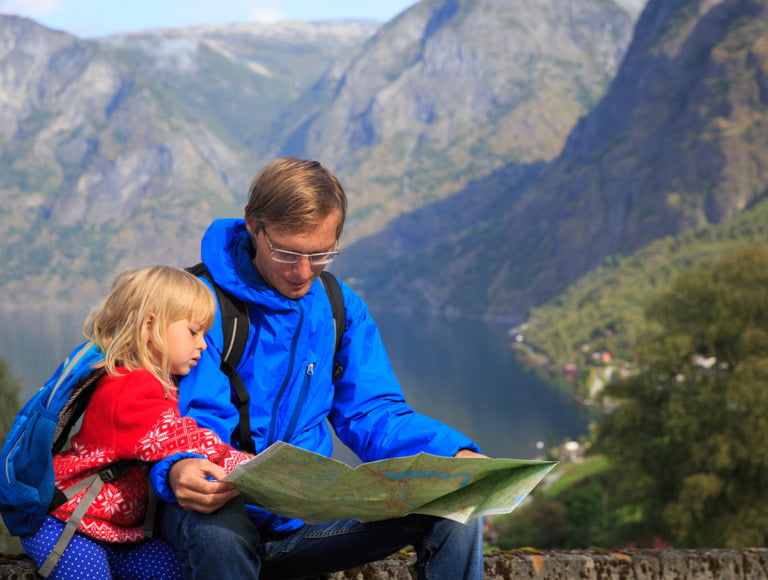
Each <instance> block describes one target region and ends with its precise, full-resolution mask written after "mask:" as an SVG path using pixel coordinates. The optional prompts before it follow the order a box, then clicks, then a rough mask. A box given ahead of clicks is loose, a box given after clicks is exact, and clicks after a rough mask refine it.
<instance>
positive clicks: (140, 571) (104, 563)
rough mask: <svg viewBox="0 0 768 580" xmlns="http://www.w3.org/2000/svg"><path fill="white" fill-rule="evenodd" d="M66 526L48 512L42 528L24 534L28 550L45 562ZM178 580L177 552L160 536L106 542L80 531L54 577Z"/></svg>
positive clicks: (59, 579)
mask: <svg viewBox="0 0 768 580" xmlns="http://www.w3.org/2000/svg"><path fill="white" fill-rule="evenodd" d="M63 530H64V522H62V521H60V520H57V519H56V518H54V517H51V516H47V517H46V518H45V522H44V523H43V525H42V526H41V527H40V529H39V530H38V531H37V532H36V533H34V534H32V535H29V536H22V537H21V538H20V539H21V545H22V547H23V548H24V551H25V552H26V553H27V554H28V555H29V556H30V557H31V558H32V559H33V560H34V561H35V562H36V563H37V566H38V568H39V567H40V566H42V564H43V562H45V559H46V558H47V557H48V554H50V553H51V550H52V549H53V546H54V545H55V544H56V540H58V539H59V536H60V535H61V532H62V531H63ZM83 578H87V579H89V580H91V579H92V580H111V579H112V578H115V579H120V580H145V579H150V578H152V579H155V580H176V579H180V578H181V567H180V566H179V562H178V559H177V557H176V553H175V552H174V551H173V549H172V548H171V547H170V546H169V545H168V544H166V543H165V542H163V541H162V540H161V539H159V538H154V539H151V540H147V541H145V542H141V543H138V544H120V543H114V542H102V541H100V540H95V539H93V538H89V537H88V536H85V535H82V534H80V533H76V534H75V535H74V536H72V541H71V542H70V543H69V545H68V546H67V548H66V550H64V554H63V555H62V557H61V560H59V563H58V564H57V565H56V567H55V568H54V569H53V572H52V573H51V575H50V576H49V579H50V580H81V579H83Z"/></svg>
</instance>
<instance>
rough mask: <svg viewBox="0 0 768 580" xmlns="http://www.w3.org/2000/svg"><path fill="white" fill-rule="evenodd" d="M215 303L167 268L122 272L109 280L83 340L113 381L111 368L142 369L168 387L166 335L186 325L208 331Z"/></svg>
mask: <svg viewBox="0 0 768 580" xmlns="http://www.w3.org/2000/svg"><path fill="white" fill-rule="evenodd" d="M215 315H216V303H215V300H214V297H213V294H212V293H211V291H210V290H209V289H208V287H207V286H206V285H205V284H203V282H201V281H200V280H198V279H197V278H196V277H195V276H193V275H192V274H190V273H189V272H186V271H184V270H180V269H178V268H173V267H171V266H149V267H146V268H140V269H138V270H128V271H125V272H123V273H121V274H118V276H117V277H116V278H115V281H114V282H113V284H112V289H111V290H110V292H109V295H108V296H107V297H106V299H105V300H104V302H103V303H102V304H101V305H100V306H98V307H96V308H95V309H94V310H93V311H92V312H91V314H90V315H89V316H88V319H87V320H86V321H85V324H84V326H83V335H84V336H85V338H86V339H88V340H90V341H93V342H94V343H96V344H97V345H98V347H99V348H100V349H101V350H102V351H103V352H104V354H105V355H106V356H105V357H104V361H103V362H102V363H101V365H100V366H102V367H104V368H106V370H107V372H108V373H110V374H113V375H116V374H119V373H118V372H117V370H116V367H118V366H122V367H125V368H126V369H127V370H129V371H132V370H138V369H147V370H148V371H149V372H151V373H152V374H153V375H154V376H155V377H156V378H157V379H158V380H159V381H160V382H162V383H163V384H164V385H165V386H166V387H169V386H171V385H172V384H173V379H172V377H171V365H170V361H169V359H168V345H167V340H166V330H167V328H168V325H169V324H171V323H173V322H176V321H177V320H182V319H188V320H190V321H191V322H193V323H194V324H199V325H200V327H201V330H202V331H203V332H207V331H208V330H210V328H211V325H212V324H213V320H214V317H215Z"/></svg>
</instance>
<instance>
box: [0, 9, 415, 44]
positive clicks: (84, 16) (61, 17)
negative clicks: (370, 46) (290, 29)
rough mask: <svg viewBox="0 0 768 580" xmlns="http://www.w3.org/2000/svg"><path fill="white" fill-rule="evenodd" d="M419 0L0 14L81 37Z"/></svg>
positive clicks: (372, 16) (316, 16)
mask: <svg viewBox="0 0 768 580" xmlns="http://www.w3.org/2000/svg"><path fill="white" fill-rule="evenodd" d="M414 4H416V0H130V1H127V2H126V1H119V0H0V13H4V14H17V15H19V16H26V17H28V18H31V19H32V20H35V21H36V22H39V23H40V24H42V25H43V26H46V27H48V28H53V29H56V30H64V31H66V32H69V33H70V34H73V35H75V36H77V37H79V38H92V37H95V36H103V35H106V34H114V33H116V32H130V31H135V30H142V29H146V28H160V27H176V26H194V25H196V24H218V23H223V22H249V21H256V22H276V21H278V20H338V19H369V20H378V21H381V22H386V21H388V20H391V19H392V18H394V17H395V16H397V15H398V14H400V13H401V12H403V11H404V10H405V9H406V8H409V7H410V6H412V5H414Z"/></svg>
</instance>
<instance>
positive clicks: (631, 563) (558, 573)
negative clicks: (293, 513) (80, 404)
mask: <svg viewBox="0 0 768 580" xmlns="http://www.w3.org/2000/svg"><path fill="white" fill-rule="evenodd" d="M412 563H413V555H412V554H403V555H398V557H393V558H389V559H387V560H382V561H381V562H374V563H372V564H367V565H366V566H363V567H361V568H357V569H354V570H347V571H346V572H336V573H334V574H329V575H328V576H326V577H324V578H318V579H316V580H414V579H415V578H416V574H415V573H414V572H413V568H412ZM36 578H37V574H36V573H35V569H34V566H33V564H32V561H31V560H30V559H29V558H27V557H26V556H18V555H2V554H0V580H28V579H29V580H34V579H36ZM484 578H485V580H507V579H509V580H511V579H514V580H522V579H526V578H530V579H535V580H563V579H568V578H574V579H578V580H688V579H690V580H694V579H695V580H742V579H744V580H747V579H748V580H768V548H749V549H744V550H622V551H618V552H609V551H605V550H599V549H592V550H574V551H559V550H558V551H551V552H539V551H536V550H517V551H511V552H501V551H496V552H492V553H489V554H487V555H486V557H485V575H484Z"/></svg>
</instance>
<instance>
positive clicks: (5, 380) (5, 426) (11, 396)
mask: <svg viewBox="0 0 768 580" xmlns="http://www.w3.org/2000/svg"><path fill="white" fill-rule="evenodd" d="M20 390H21V389H20V386H19V383H18V381H17V380H16V379H15V378H14V377H13V376H12V375H11V372H10V370H9V369H8V363H7V362H6V361H5V359H3V358H2V357H0V437H2V441H5V437H6V435H8V430H9V429H10V427H11V423H13V419H14V417H15V416H16V413H17V412H18V410H19V391H20ZM19 550H20V546H19V543H18V540H16V539H14V538H12V537H11V535H10V534H9V533H8V530H7V529H6V528H5V525H3V524H0V552H5V553H9V552H18V551H19Z"/></svg>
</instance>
